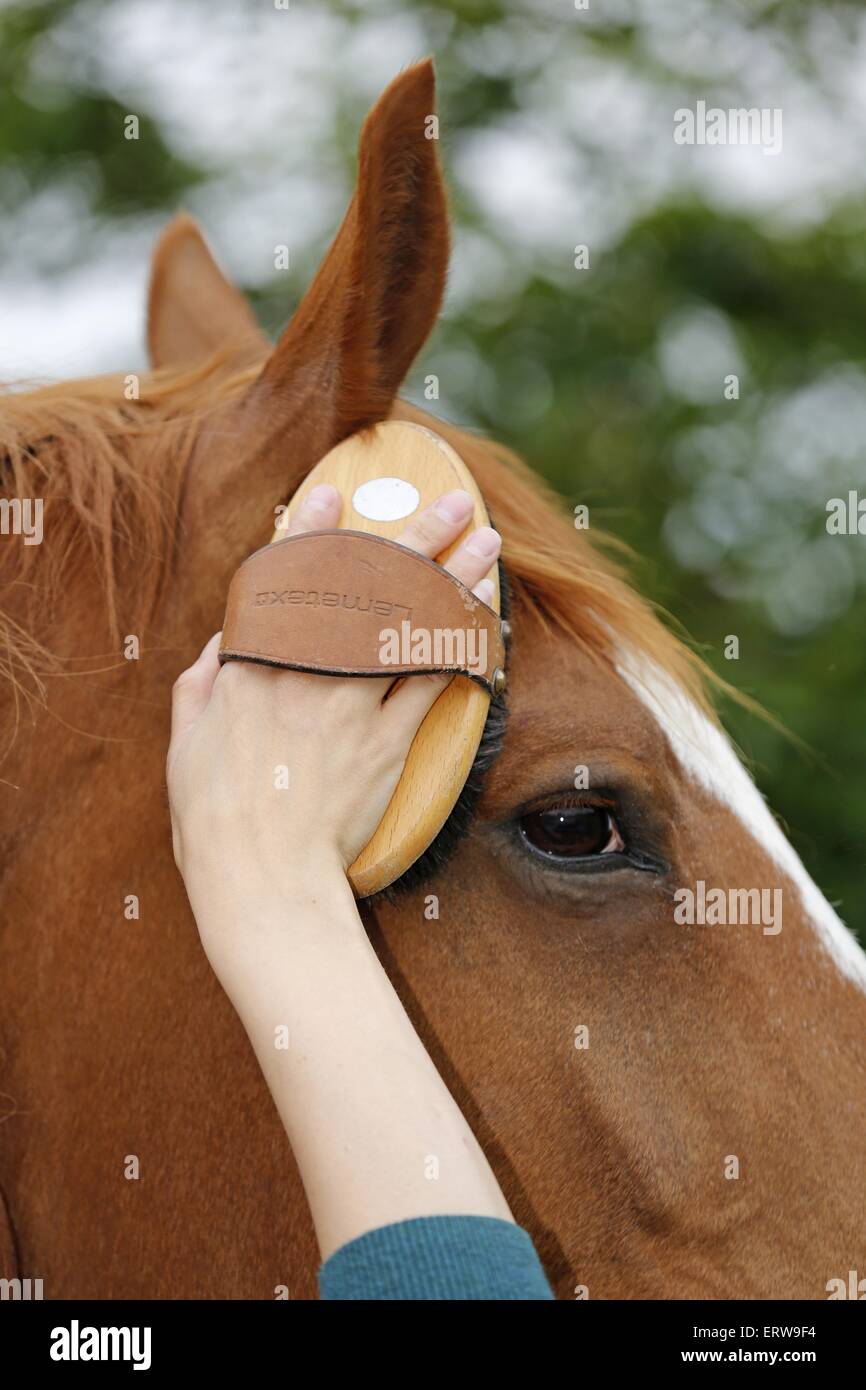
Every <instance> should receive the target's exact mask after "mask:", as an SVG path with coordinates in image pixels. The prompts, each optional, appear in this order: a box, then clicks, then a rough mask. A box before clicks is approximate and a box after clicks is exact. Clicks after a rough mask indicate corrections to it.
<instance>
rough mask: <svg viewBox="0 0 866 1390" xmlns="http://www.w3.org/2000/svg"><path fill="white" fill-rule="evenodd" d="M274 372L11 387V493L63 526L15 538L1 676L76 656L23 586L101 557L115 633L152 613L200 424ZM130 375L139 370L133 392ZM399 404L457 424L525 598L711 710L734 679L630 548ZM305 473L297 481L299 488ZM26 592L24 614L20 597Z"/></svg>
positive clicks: (47, 581)
mask: <svg viewBox="0 0 866 1390" xmlns="http://www.w3.org/2000/svg"><path fill="white" fill-rule="evenodd" d="M258 371H259V367H258V366H255V367H247V368H245V369H244V370H243V371H235V372H233V371H231V369H230V363H228V362H227V361H226V360H225V358H222V357H216V358H213V359H211V360H210V361H208V362H206V363H204V364H202V365H200V366H198V367H196V368H194V369H188V370H177V369H163V370H160V371H153V372H147V373H141V374H140V375H139V376H137V377H124V376H123V375H120V374H116V375H110V376H102V377H95V378H90V379H88V380H83V381H73V382H68V383H60V384H57V385H50V386H43V387H38V388H36V389H33V390H28V391H23V390H10V389H8V388H7V389H6V390H5V391H3V392H2V393H0V462H2V466H3V468H4V472H5V476H4V478H3V487H2V494H0V495H3V496H6V497H28V496H33V495H38V496H39V497H41V498H43V499H44V515H45V520H46V528H47V534H48V539H46V541H45V543H44V544H43V545H41V546H24V545H16V546H14V547H13V546H10V545H7V546H3V547H0V678H3V679H5V680H6V681H9V682H11V683H12V685H13V687H15V688H16V692H20V693H25V694H27V695H28V697H32V696H33V695H34V694H35V696H36V697H37V698H38V699H39V700H40V701H42V700H44V695H45V678H46V677H47V676H48V675H50V674H52V673H53V672H54V671H56V670H57V669H58V667H59V666H62V665H63V661H64V658H63V657H62V656H61V655H58V653H57V652H56V651H52V650H51V649H50V648H49V647H48V646H47V645H46V644H45V642H44V641H43V639H42V638H41V637H39V636H37V634H36V630H35V628H36V624H35V622H34V621H33V620H32V616H31V617H28V610H27V605H26V603H25V606H24V617H23V618H22V617H21V615H20V600H21V597H22V594H21V590H22V587H23V589H25V590H27V589H29V590H30V591H32V592H36V590H37V589H38V591H39V593H40V595H41V596H42V595H44V594H45V593H46V592H48V593H52V592H56V591H57V589H58V587H59V586H60V585H62V584H64V583H67V582H68V580H69V578H70V576H71V574H72V573H74V572H75V571H77V570H80V568H81V566H83V565H87V564H89V565H91V566H92V567H93V570H94V573H95V577H96V579H97V581H98V585H99V588H100V589H101V592H102V595H103V601H104V605H105V612H106V617H107V624H108V628H109V631H110V632H111V634H112V636H113V638H115V639H116V638H117V637H118V634H119V632H120V617H121V606H122V609H123V613H124V614H126V613H127V612H128V611H129V610H130V609H131V607H132V605H133V603H134V604H135V605H136V607H139V606H143V608H144V609H145V610H146V611H152V609H153V608H154V606H155V605H156V603H157V601H158V598H159V595H160V593H161V590H162V585H163V582H164V579H165V576H166V572H167V566H168V562H169V561H170V557H171V555H172V553H173V549H174V546H175V543H176V536H177V526H178V513H179V510H180V501H181V494H182V488H183V484H184V479H185V476H186V473H187V470H188V465H189V461H190V458H191V455H192V451H193V448H194V446H195V442H196V437H197V434H198V430H199V427H200V425H201V423H202V422H203V421H204V419H205V418H206V417H207V415H208V414H209V413H210V412H212V411H213V410H214V409H216V408H217V407H222V406H224V405H225V404H226V403H227V402H228V401H229V400H230V399H231V398H232V397H233V396H238V397H239V396H240V395H241V394H242V393H243V392H244V391H245V390H246V388H247V387H248V386H249V385H250V384H251V382H252V381H253V380H255V378H256V376H257V375H258ZM130 382H135V383H136V384H137V397H136V398H135V399H132V400H129V399H126V396H127V395H128V394H129V383H130ZM394 413H395V414H396V415H397V416H398V417H400V418H404V419H410V420H415V421H417V422H419V423H423V424H424V425H426V426H427V427H428V428H431V429H433V430H435V431H436V432H438V433H439V434H441V435H442V436H443V437H444V438H445V439H447V440H448V442H449V443H450V444H451V445H452V446H453V447H454V448H455V449H456V450H457V452H458V453H459V454H460V455H461V457H462V458H463V459H464V460H465V462H466V463H467V464H468V466H469V468H470V469H471V471H472V472H473V474H474V476H475V478H476V480H477V481H478V484H479V486H480V487H481V490H482V492H483V494H484V496H485V499H486V501H487V504H488V508H489V510H490V513H491V518H492V520H493V523H494V525H495V526H496V527H497V529H498V530H499V532H500V533H501V535H502V539H503V562H504V566H505V570H506V572H507V575H508V580H509V586H510V590H511V595H512V600H513V601H514V600H518V599H521V600H523V602H524V604H525V605H526V606H527V607H528V608H529V609H530V610H531V611H532V612H533V614H534V615H535V616H536V617H537V618H538V620H539V621H540V622H542V623H551V624H553V625H554V626H555V627H558V628H559V629H561V630H562V631H564V632H566V633H567V634H568V635H569V636H570V637H572V638H573V640H574V641H575V642H577V643H578V644H579V646H580V647H581V648H582V649H583V650H584V651H585V652H586V653H587V654H588V655H589V656H590V657H591V658H592V659H593V660H595V661H599V662H602V663H604V664H606V665H615V664H616V662H617V656H618V652H619V651H620V650H621V649H622V648H630V649H633V650H634V651H636V652H637V653H639V654H640V655H641V656H643V657H645V658H647V659H648V660H649V661H650V662H651V663H652V666H653V667H654V668H656V669H661V670H662V671H663V672H665V673H667V675H668V676H669V677H670V678H671V679H672V680H673V681H675V682H676V683H677V684H678V685H679V686H680V687H681V688H682V689H683V690H684V691H685V692H686V693H687V694H688V695H689V696H690V697H691V699H692V700H694V701H695V703H696V704H697V705H698V706H699V707H701V708H703V709H704V710H705V711H708V712H710V711H711V701H710V699H709V694H708V691H709V690H711V689H712V688H713V687H715V688H716V689H723V690H725V691H727V692H728V693H731V692H730V688H729V687H728V686H727V685H726V683H725V682H723V681H722V680H721V679H720V678H719V677H716V676H715V675H714V673H713V672H712V671H710V669H709V668H708V667H707V665H706V664H705V663H704V662H703V661H702V660H701V658H700V657H699V656H698V655H697V654H696V653H695V652H694V651H693V650H692V649H691V648H690V647H689V646H688V645H687V644H686V643H685V641H683V640H682V639H681V637H680V636H678V635H677V634H675V633H674V632H673V631H672V630H671V629H670V628H669V627H668V626H667V624H666V622H664V621H662V620H661V618H660V616H659V611H658V610H657V609H656V608H655V607H654V606H653V605H652V604H650V603H649V602H648V601H647V600H646V599H644V598H643V597H642V596H641V595H639V594H638V593H637V592H636V590H635V589H634V588H632V587H631V585H630V584H629V583H628V580H627V577H626V569H625V566H624V565H623V563H622V558H621V555H619V556H616V557H615V555H614V553H613V552H614V551H617V550H619V551H620V552H621V553H625V547H623V546H621V544H620V543H618V542H616V541H614V540H613V539H612V538H610V537H608V536H605V535H604V534H603V533H601V532H599V531H597V530H596V529H595V528H593V531H592V535H591V536H590V534H589V533H588V532H587V531H586V530H580V531H577V530H575V528H574V526H573V524H572V521H571V518H570V517H569V516H568V515H567V513H565V512H564V510H563V508H562V506H561V503H560V502H559V501H558V499H557V498H556V496H555V495H554V493H553V492H552V490H551V489H550V488H548V487H547V485H546V484H545V483H544V482H543V481H542V480H541V479H540V478H539V477H538V476H537V475H536V474H535V473H533V472H532V471H531V470H530V469H529V468H528V467H527V466H526V464H525V463H523V462H522V460H520V459H519V458H518V457H517V456H516V455H515V454H513V453H512V452H511V451H510V450H508V449H507V448H505V447H504V446H501V445H499V444H495V443H492V442H490V441H489V440H487V439H484V438H481V437H479V436H477V435H474V434H471V433H470V432H468V431H467V430H464V429H460V428H457V427H456V426H453V425H450V424H447V423H445V422H443V421H441V420H438V419H436V418H434V417H432V416H429V415H427V414H426V413H424V412H422V411H420V410H417V409H415V408H414V407H412V406H409V405H406V404H404V403H402V402H400V403H398V405H397V407H396V409H395V412H394ZM4 456H5V458H4ZM300 481H301V479H300V478H296V479H291V478H288V479H287V480H286V485H287V486H286V495H287V496H288V495H291V492H292V491H293V490H294V488H295V487H296V486H297V485H298V483H299V482H300ZM279 500H281V499H274V501H275V502H276V501H279ZM49 521H50V527H49ZM40 552H41V553H40ZM37 559H38V563H37ZM13 590H17V591H18V592H17V595H16V598H17V600H18V605H17V607H16V614H17V616H16V617H13V616H12V614H11V613H10V612H9V605H8V597H9V595H10V594H11V592H12V591H13ZM133 591H134V592H133ZM40 611H44V605H40Z"/></svg>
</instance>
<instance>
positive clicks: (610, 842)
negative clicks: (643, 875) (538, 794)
mask: <svg viewBox="0 0 866 1390" xmlns="http://www.w3.org/2000/svg"><path fill="white" fill-rule="evenodd" d="M519 824H520V832H521V834H522V835H523V837H524V839H526V840H527V841H528V842H529V844H530V845H531V846H532V848H533V849H536V850H540V851H541V853H542V854H549V855H551V856H552V857H555V858H557V859H588V858H591V857H592V855H598V854H616V853H618V852H619V851H621V850H623V849H625V843H624V841H623V839H622V836H621V835H620V833H619V829H618V827H617V823H616V821H615V820H614V818H613V816H612V814H611V812H610V811H609V810H607V808H606V807H604V806H550V807H547V808H546V809H545V810H543V811H529V812H527V813H526V815H523V816H521V817H520V822H519Z"/></svg>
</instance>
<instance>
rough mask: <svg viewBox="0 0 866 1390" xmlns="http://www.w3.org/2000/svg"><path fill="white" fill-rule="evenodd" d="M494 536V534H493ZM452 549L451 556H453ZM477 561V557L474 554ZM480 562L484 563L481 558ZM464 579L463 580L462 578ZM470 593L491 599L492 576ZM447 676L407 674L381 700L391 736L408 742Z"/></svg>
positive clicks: (450, 678) (483, 599)
mask: <svg viewBox="0 0 866 1390" xmlns="http://www.w3.org/2000/svg"><path fill="white" fill-rule="evenodd" d="M497 539H498V537H497ZM456 553H457V552H456V551H455V556H456ZM478 559H479V560H480V557H478ZM481 563H484V562H483V561H481ZM464 582H465V581H464ZM472 592H473V593H474V594H475V595H476V597H477V598H480V599H481V602H482V603H486V604H488V606H489V605H490V604H491V603H492V602H493V598H494V594H495V592H496V591H495V588H494V585H493V580H492V579H481V580H479V582H478V583H477V584H476V585H475V587H474V588H473V590H472ZM453 679H454V677H453V676H451V675H441V676H407V677H406V678H405V680H404V681H403V682H402V683H401V685H400V686H398V688H397V689H396V690H395V691H394V693H393V695H391V696H390V698H389V699H388V700H387V701H386V703H385V707H384V708H385V710H386V711H387V717H388V718H389V719H391V720H393V721H394V723H393V725H392V728H393V732H394V737H395V739H398V740H399V739H400V738H401V737H403V738H405V739H406V741H407V746H408V744H409V743H411V742H412V739H413V738H414V737H415V734H416V732H417V730H418V727H419V725H420V724H421V722H422V720H424V719H425V718H426V717H427V715H428V714H429V713H430V710H431V709H432V708H433V706H434V705H435V703H436V701H437V700H438V699H439V696H440V695H441V694H442V692H443V690H446V689H447V688H448V686H449V685H450V684H451V682H452V681H453Z"/></svg>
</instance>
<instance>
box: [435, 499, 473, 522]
mask: <svg viewBox="0 0 866 1390" xmlns="http://www.w3.org/2000/svg"><path fill="white" fill-rule="evenodd" d="M473 506H474V503H473V501H472V498H471V497H470V496H469V493H468V492H446V494H445V496H444V497H440V498H439V501H438V502H437V503H436V505H435V507H434V508H433V510H434V512H435V513H436V515H437V516H441V517H442V520H443V521H465V520H466V518H467V517H468V515H469V513H470V512H471V511H472V508H473Z"/></svg>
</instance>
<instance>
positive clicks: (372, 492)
mask: <svg viewBox="0 0 866 1390" xmlns="http://www.w3.org/2000/svg"><path fill="white" fill-rule="evenodd" d="M420 501H421V494H420V492H419V491H418V489H417V488H416V487H413V486H412V484H411V483H407V482H405V481H404V480H403V478H371V479H370V481H369V483H362V484H361V486H360V487H358V488H356V489H355V494H354V496H353V498H352V506H353V507H354V508H355V511H356V512H358V513H359V514H360V515H361V516H365V517H366V518H367V520H368V521H400V520H401V518H402V517H404V516H411V515H412V513H413V512H414V511H415V510H416V508H417V506H418V503H419V502H420Z"/></svg>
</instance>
